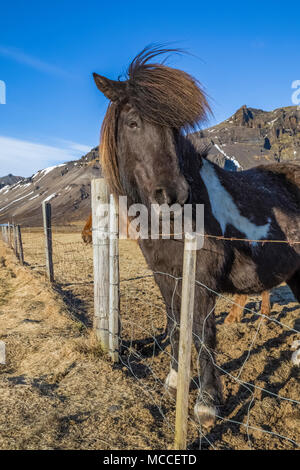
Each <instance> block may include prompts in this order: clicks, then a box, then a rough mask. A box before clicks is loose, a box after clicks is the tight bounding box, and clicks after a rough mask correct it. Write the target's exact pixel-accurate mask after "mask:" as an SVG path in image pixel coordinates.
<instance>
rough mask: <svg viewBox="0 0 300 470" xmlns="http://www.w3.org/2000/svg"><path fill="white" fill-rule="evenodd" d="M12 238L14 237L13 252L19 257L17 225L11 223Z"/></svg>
mask: <svg viewBox="0 0 300 470" xmlns="http://www.w3.org/2000/svg"><path fill="white" fill-rule="evenodd" d="M12 228H13V239H14V252H15V255H16V257H17V258H19V254H18V235H17V226H16V225H13V226H12Z"/></svg>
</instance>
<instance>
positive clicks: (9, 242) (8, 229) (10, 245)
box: [7, 222, 12, 248]
mask: <svg viewBox="0 0 300 470" xmlns="http://www.w3.org/2000/svg"><path fill="white" fill-rule="evenodd" d="M7 232H8V246H9V248H12V242H11V225H10V223H9V222H8V224H7Z"/></svg>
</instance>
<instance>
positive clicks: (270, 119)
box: [191, 105, 300, 170]
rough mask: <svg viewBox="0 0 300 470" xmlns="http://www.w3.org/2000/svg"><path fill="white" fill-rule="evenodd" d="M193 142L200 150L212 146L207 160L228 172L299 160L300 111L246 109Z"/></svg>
mask: <svg viewBox="0 0 300 470" xmlns="http://www.w3.org/2000/svg"><path fill="white" fill-rule="evenodd" d="M191 140H192V141H193V143H194V145H195V146H196V147H197V148H198V149H201V148H203V146H209V148H210V150H209V154H208V158H210V159H211V160H213V161H214V162H216V163H218V164H219V165H221V166H222V167H225V168H227V169H229V170H232V169H247V168H251V167H252V166H255V165H258V164H261V163H262V164H263V163H269V162H274V161H277V162H279V161H286V160H296V159H300V109H298V108H297V106H289V107H286V108H278V109H275V110H274V111H263V110H261V109H255V108H247V106H245V105H244V106H242V107H241V108H240V109H238V110H237V111H236V113H235V114H234V115H233V116H231V117H230V118H229V119H226V121H224V122H222V123H220V124H218V125H216V126H213V127H210V128H209V129H205V130H202V131H199V132H197V133H195V134H193V135H192V136H191Z"/></svg>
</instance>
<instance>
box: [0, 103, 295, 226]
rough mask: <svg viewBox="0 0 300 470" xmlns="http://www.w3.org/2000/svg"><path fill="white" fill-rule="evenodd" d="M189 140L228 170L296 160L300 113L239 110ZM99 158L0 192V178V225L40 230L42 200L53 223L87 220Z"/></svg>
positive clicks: (51, 170) (53, 169) (47, 172)
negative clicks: (91, 183)
mask: <svg viewBox="0 0 300 470" xmlns="http://www.w3.org/2000/svg"><path fill="white" fill-rule="evenodd" d="M190 138H191V140H192V142H193V144H194V145H195V146H196V148H198V149H199V150H201V149H203V147H207V146H209V154H208V158H209V159H211V160H212V161H214V162H216V163H217V164H219V165H220V166H222V167H225V168H226V169H228V170H241V169H247V168H251V167H253V166H255V165H258V164H261V163H263V164H264V163H268V162H274V161H286V160H293V159H300V111H299V110H298V109H297V107H296V106H290V107H286V108H278V109H276V110H274V111H270V112H267V111H263V110H261V109H254V108H248V107H247V106H242V107H241V108H240V109H238V110H237V112H236V113H235V114H234V115H233V116H231V117H230V118H228V119H226V120H225V121H224V122H222V123H220V124H218V125H216V126H213V127H210V128H208V129H205V130H201V131H199V132H196V133H194V134H193V135H191V136H190ZM97 159H98V147H96V148H94V149H92V150H91V151H90V152H89V153H88V154H87V155H85V156H84V157H82V158H81V159H80V160H77V161H72V162H67V163H64V164H61V165H57V166H55V167H50V168H46V169H44V170H40V171H38V172H37V173H36V174H35V175H33V176H32V177H30V178H24V179H21V180H19V181H16V182H14V184H11V183H10V182H9V181H8V180H6V182H5V181H4V180H5V179H4V178H2V179H3V181H4V182H5V186H3V185H2V188H1V179H0V188H1V189H0V223H5V222H7V221H10V222H13V221H15V222H16V223H21V224H22V225H30V226H35V225H41V222H42V218H41V217H42V216H41V203H42V201H43V200H45V199H46V200H49V201H50V200H51V204H52V207H53V223H54V224H65V223H69V222H74V221H79V220H80V221H82V220H84V219H86V218H87V216H88V213H89V211H90V180H91V178H92V177H99V176H101V171H100V165H99V160H97ZM9 176H11V175H9ZM6 178H8V177H6ZM14 178H18V177H14Z"/></svg>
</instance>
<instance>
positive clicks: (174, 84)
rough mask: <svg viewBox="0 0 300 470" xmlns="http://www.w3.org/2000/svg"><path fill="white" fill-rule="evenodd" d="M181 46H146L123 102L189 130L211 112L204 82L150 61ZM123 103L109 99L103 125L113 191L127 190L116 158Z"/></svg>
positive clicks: (102, 147)
mask: <svg viewBox="0 0 300 470" xmlns="http://www.w3.org/2000/svg"><path fill="white" fill-rule="evenodd" d="M172 52H175V53H178V52H182V51H180V50H179V49H162V48H159V47H157V46H154V47H146V48H145V49H144V50H143V51H142V52H140V53H139V54H138V55H137V56H136V57H135V58H134V59H133V61H132V62H131V64H130V65H129V67H128V70H127V75H126V82H125V83H126V91H125V97H123V99H122V101H121V103H124V102H129V103H130V104H131V105H132V106H134V107H135V108H136V110H137V111H138V113H139V114H140V115H141V116H142V118H143V119H145V120H147V121H149V122H152V123H154V124H157V125H160V126H167V127H171V128H174V129H178V130H179V129H185V130H189V129H191V128H195V127H196V126H197V125H198V124H199V123H200V122H203V121H204V120H205V119H206V118H207V113H208V112H210V107H209V105H208V102H207V99H206V96H205V93H204V91H203V90H202V88H201V85H200V84H199V83H198V82H197V80H195V79H194V78H193V77H192V76H191V75H189V74H187V73H186V72H183V71H182V70H178V69H174V68H172V67H169V66H167V65H165V63H164V62H161V63H150V62H149V61H151V60H152V59H153V58H155V57H157V56H160V55H162V54H169V53H172ZM121 103H115V102H113V103H110V104H109V107H108V109H107V112H106V115H105V118H104V120H103V123H102V128H101V143H100V158H101V166H102V170H103V173H104V175H105V177H106V179H107V181H108V184H109V186H110V189H111V191H113V192H114V193H115V194H116V195H118V194H124V191H123V190H122V185H121V182H120V175H119V169H118V161H117V143H116V126H117V119H118V113H119V110H120V106H121Z"/></svg>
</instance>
